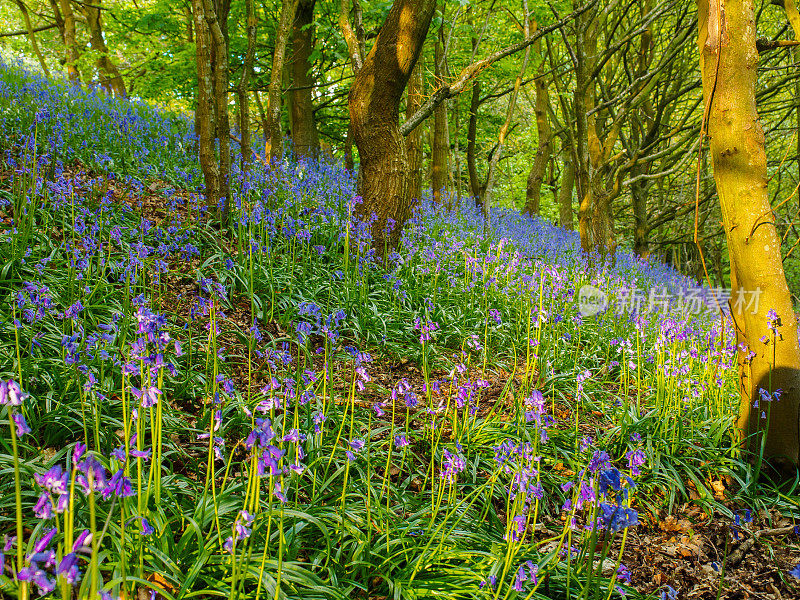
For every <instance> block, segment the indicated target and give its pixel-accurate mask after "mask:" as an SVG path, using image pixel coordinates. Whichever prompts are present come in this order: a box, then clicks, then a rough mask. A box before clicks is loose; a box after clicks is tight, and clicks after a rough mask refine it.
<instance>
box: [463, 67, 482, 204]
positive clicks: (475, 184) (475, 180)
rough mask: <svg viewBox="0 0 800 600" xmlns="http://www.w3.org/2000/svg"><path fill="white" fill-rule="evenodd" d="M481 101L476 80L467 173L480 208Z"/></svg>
mask: <svg viewBox="0 0 800 600" xmlns="http://www.w3.org/2000/svg"><path fill="white" fill-rule="evenodd" d="M480 101H481V82H480V81H478V80H475V81H474V82H473V83H472V96H471V97H470V102H469V123H468V125H467V172H468V174H469V189H470V193H471V194H472V197H473V198H475V203H476V204H477V205H478V206H479V207H480V206H481V199H482V198H483V190H484V189H485V188H484V186H483V185H482V184H481V181H480V176H479V175H478V166H477V160H476V157H475V154H476V148H475V146H476V144H477V139H476V138H477V137H478V107H479V106H480Z"/></svg>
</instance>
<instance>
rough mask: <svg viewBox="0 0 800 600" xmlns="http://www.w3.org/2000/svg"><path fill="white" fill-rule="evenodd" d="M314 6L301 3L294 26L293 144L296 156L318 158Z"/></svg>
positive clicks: (302, 0)
mask: <svg viewBox="0 0 800 600" xmlns="http://www.w3.org/2000/svg"><path fill="white" fill-rule="evenodd" d="M315 3H316V0H300V3H299V4H298V5H297V12H296V14H295V18H294V24H293V26H292V102H291V104H292V142H293V145H294V153H295V155H296V156H298V157H310V158H313V157H317V156H318V155H319V133H318V132H317V123H316V120H315V119H314V102H313V99H312V97H311V90H312V88H313V86H314V80H313V79H312V77H311V75H309V71H310V70H311V62H310V57H311V52H312V50H313V49H314V4H315Z"/></svg>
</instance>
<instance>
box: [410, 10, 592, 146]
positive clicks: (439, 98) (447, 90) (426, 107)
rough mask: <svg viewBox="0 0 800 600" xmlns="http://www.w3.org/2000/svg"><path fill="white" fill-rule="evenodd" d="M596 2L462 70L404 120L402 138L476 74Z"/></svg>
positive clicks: (457, 92) (560, 25) (553, 29)
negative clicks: (450, 82)
mask: <svg viewBox="0 0 800 600" xmlns="http://www.w3.org/2000/svg"><path fill="white" fill-rule="evenodd" d="M596 2H597V0H590V1H589V2H588V3H587V4H585V5H584V6H582V7H580V8H579V9H577V10H575V11H573V12H571V13H570V14H568V15H567V16H566V17H564V18H563V19H561V20H560V21H558V22H556V23H553V24H552V25H548V26H547V27H543V28H541V29H539V30H538V31H537V32H536V33H535V34H534V35H532V36H531V37H529V38H528V39H525V40H523V41H521V42H518V43H516V44H513V45H511V46H508V47H506V48H504V49H502V50H498V51H497V52H495V53H494V54H490V55H489V56H487V57H486V58H484V59H483V60H479V61H478V62H476V63H472V64H471V65H469V66H467V67H465V68H464V70H462V71H461V74H460V75H459V76H458V78H457V79H456V81H455V82H454V83H453V84H452V85H443V86H442V87H440V88H437V89H436V90H435V91H434V92H433V94H431V96H430V97H429V98H428V99H427V100H426V101H425V104H423V105H422V106H421V107H420V109H419V110H418V111H417V112H415V113H414V114H413V115H412V116H411V117H410V118H409V119H407V120H406V122H405V123H403V124H402V125H401V126H400V133H401V134H402V135H404V136H406V135H408V134H409V133H411V132H412V131H414V129H415V128H416V127H417V126H418V125H419V124H420V123H422V122H423V121H424V120H425V119H427V118H428V117H429V116H431V114H433V111H434V109H435V108H436V107H437V106H438V105H439V104H441V103H442V102H444V101H445V100H447V99H448V98H452V97H453V96H457V95H458V94H460V93H461V92H463V91H464V89H466V87H467V84H468V83H469V82H470V81H472V80H473V79H474V78H475V77H477V76H478V74H479V73H480V72H481V71H483V70H485V69H487V68H489V67H490V66H491V65H492V64H493V63H495V62H497V61H498V60H500V59H501V58H505V57H506V56H511V55H512V54H515V53H516V52H519V51H520V50H524V49H525V48H527V47H528V46H530V45H531V44H533V43H534V42H535V41H536V40H538V39H540V38H542V37H544V36H545V35H547V34H548V33H551V32H553V31H555V30H557V29H560V28H562V27H563V26H564V25H566V24H567V23H569V22H570V21H572V20H573V19H575V17H578V16H580V15H581V14H583V13H584V12H586V11H587V10H589V9H590V8H591V7H592V6H593V5H594V4H595V3H596Z"/></svg>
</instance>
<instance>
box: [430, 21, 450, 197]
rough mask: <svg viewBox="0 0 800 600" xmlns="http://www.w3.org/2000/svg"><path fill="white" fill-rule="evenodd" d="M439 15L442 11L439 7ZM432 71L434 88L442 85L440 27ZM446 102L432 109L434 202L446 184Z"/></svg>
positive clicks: (442, 64) (442, 60)
mask: <svg viewBox="0 0 800 600" xmlns="http://www.w3.org/2000/svg"><path fill="white" fill-rule="evenodd" d="M439 14H440V16H441V14H442V11H441V9H440V11H439ZM433 62H434V66H433V73H434V82H435V86H436V88H439V87H441V86H442V85H444V77H443V73H442V71H443V68H444V44H443V43H442V28H441V27H440V28H439V33H438V35H437V36H436V43H435V44H434V52H433ZM446 128H447V103H446V102H440V103H439V105H438V106H437V107H436V108H435V109H434V111H433V148H432V152H431V191H432V192H433V201H434V202H435V203H436V204H439V203H441V201H442V189H444V188H445V186H446V185H447V150H448V148H447V145H446V140H445V138H446V135H447V132H446Z"/></svg>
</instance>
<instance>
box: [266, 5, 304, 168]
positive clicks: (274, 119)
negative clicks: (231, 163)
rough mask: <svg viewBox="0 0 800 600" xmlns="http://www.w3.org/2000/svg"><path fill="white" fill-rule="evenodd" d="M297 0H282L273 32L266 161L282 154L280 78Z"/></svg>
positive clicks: (279, 157) (277, 157) (278, 157)
mask: <svg viewBox="0 0 800 600" xmlns="http://www.w3.org/2000/svg"><path fill="white" fill-rule="evenodd" d="M297 4H298V0H283V1H282V2H281V16H280V20H279V22H278V30H277V32H276V34H275V52H274V53H273V55H272V72H271V73H270V78H269V93H268V96H267V131H266V132H265V137H266V147H265V148H264V158H265V159H266V160H267V162H270V163H271V162H272V161H273V160H276V159H277V160H281V158H282V156H283V133H282V132H281V80H282V78H283V63H284V59H285V56H286V44H287V42H288V41H289V33H290V30H291V27H292V22H293V21H294V15H295V11H296V10H297Z"/></svg>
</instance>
